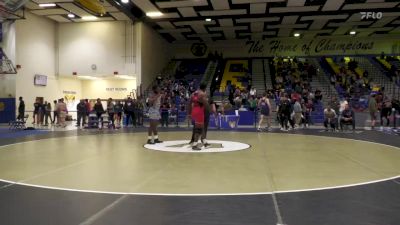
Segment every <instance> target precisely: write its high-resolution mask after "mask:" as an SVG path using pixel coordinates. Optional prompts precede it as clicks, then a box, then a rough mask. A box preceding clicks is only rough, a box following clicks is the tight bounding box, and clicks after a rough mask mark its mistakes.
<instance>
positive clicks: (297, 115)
mask: <svg viewBox="0 0 400 225" xmlns="http://www.w3.org/2000/svg"><path fill="white" fill-rule="evenodd" d="M293 113H294V115H293V119H294V124H295V128H297V127H300V123H301V118H302V116H303V114H302V113H303V110H302V108H301V104H300V99H296V100H295V103H294V105H293Z"/></svg>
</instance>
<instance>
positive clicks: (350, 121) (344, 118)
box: [340, 104, 356, 131]
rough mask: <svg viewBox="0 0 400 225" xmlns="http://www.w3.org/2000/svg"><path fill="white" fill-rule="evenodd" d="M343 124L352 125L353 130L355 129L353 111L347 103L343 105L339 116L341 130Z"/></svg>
mask: <svg viewBox="0 0 400 225" xmlns="http://www.w3.org/2000/svg"><path fill="white" fill-rule="evenodd" d="M343 125H352V128H353V131H354V130H355V129H356V120H355V117H354V111H353V110H352V109H350V107H349V105H348V104H346V105H345V107H344V110H343V112H342V115H341V117H340V129H341V130H343Z"/></svg>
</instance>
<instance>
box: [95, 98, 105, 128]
mask: <svg viewBox="0 0 400 225" xmlns="http://www.w3.org/2000/svg"><path fill="white" fill-rule="evenodd" d="M93 110H94V111H95V112H96V116H97V121H99V129H100V130H101V129H103V117H102V115H103V113H104V108H103V104H102V103H101V100H100V98H98V99H97V101H96V103H95V104H94V106H93Z"/></svg>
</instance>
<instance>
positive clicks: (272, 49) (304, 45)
mask: <svg viewBox="0 0 400 225" xmlns="http://www.w3.org/2000/svg"><path fill="white" fill-rule="evenodd" d="M194 44H195V43H191V44H189V43H186V44H185V43H176V44H173V47H174V48H173V49H175V57H176V58H193V57H198V56H199V55H197V54H196V55H195V54H193V52H192V47H193V45H194ZM202 44H203V45H205V44H204V43H202ZM399 48H400V45H399V41H398V39H397V38H395V37H393V36H390V35H388V36H387V37H386V38H382V37H380V38H373V37H365V38H357V37H353V36H338V37H331V36H329V37H328V36H327V37H316V38H312V39H307V38H295V37H291V38H271V39H266V40H231V41H228V40H227V41H216V42H210V43H207V46H206V47H205V48H204V49H208V52H210V53H213V52H219V53H222V54H223V56H224V57H225V58H237V57H240V58H242V57H274V56H291V57H292V56H324V55H344V56H347V55H380V54H381V53H382V52H384V53H385V54H399V51H400V49H399ZM204 55H205V56H203V57H206V56H207V54H204Z"/></svg>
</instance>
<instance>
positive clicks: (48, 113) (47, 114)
mask: <svg viewBox="0 0 400 225" xmlns="http://www.w3.org/2000/svg"><path fill="white" fill-rule="evenodd" d="M44 110H45V111H44V116H45V126H48V125H49V117H50V123H51V121H52V119H51V103H50V102H45V103H44Z"/></svg>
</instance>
